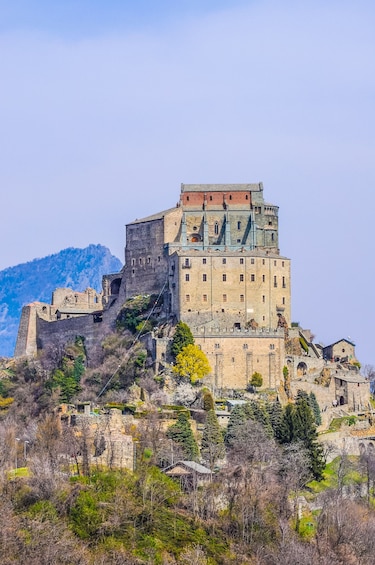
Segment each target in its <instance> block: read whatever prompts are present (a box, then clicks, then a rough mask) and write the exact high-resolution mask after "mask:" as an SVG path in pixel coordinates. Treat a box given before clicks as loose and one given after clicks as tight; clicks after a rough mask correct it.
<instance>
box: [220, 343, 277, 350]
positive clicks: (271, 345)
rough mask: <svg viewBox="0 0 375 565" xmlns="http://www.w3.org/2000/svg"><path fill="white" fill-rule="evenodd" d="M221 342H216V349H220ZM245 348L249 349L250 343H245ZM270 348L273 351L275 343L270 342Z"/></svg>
mask: <svg viewBox="0 0 375 565" xmlns="http://www.w3.org/2000/svg"><path fill="white" fill-rule="evenodd" d="M220 347H221V346H220V343H215V349H220ZM242 348H243V349H249V344H248V343H244V344H243V346H242ZM270 349H271V350H272V351H273V350H274V349H275V344H274V343H271V344H270Z"/></svg>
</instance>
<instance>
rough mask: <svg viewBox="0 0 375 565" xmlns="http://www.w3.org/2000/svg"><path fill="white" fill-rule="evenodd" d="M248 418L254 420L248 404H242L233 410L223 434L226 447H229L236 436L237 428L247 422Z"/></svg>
mask: <svg viewBox="0 0 375 565" xmlns="http://www.w3.org/2000/svg"><path fill="white" fill-rule="evenodd" d="M249 418H251V419H253V420H254V413H253V410H252V408H251V406H250V404H243V405H241V406H235V408H233V410H232V412H231V415H230V418H229V422H228V426H227V430H226V434H225V443H226V444H227V445H231V442H232V441H233V438H235V437H236V436H237V428H238V427H239V426H241V425H242V424H244V423H245V422H246V421H247V420H249Z"/></svg>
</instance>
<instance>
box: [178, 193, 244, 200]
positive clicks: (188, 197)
mask: <svg viewBox="0 0 375 565" xmlns="http://www.w3.org/2000/svg"><path fill="white" fill-rule="evenodd" d="M208 199H209V201H210V202H212V194H210V195H209V197H208ZM186 200H187V202H189V201H190V196H188V195H187V196H186ZM217 200H219V199H217ZM229 200H232V195H231V194H230V195H229ZM245 200H249V195H248V194H245Z"/></svg>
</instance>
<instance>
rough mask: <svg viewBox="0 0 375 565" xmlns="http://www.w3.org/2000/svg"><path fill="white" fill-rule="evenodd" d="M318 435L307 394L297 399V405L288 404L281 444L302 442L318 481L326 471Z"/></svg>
mask: <svg viewBox="0 0 375 565" xmlns="http://www.w3.org/2000/svg"><path fill="white" fill-rule="evenodd" d="M316 440H317V433H316V426H315V421H314V416H313V413H312V410H311V408H310V406H309V404H308V402H307V400H306V398H305V394H300V395H299V397H297V400H296V404H295V405H293V404H288V405H287V406H286V408H285V410H284V414H283V418H282V421H281V428H280V440H279V441H280V443H292V442H299V441H300V442H301V443H302V444H303V445H304V447H305V448H306V450H307V452H308V454H309V459H310V472H311V473H312V475H313V477H314V478H315V479H317V480H320V479H321V478H322V474H323V469H324V466H325V465H324V459H323V448H322V446H321V445H320V444H319V443H318V442H317V441H316Z"/></svg>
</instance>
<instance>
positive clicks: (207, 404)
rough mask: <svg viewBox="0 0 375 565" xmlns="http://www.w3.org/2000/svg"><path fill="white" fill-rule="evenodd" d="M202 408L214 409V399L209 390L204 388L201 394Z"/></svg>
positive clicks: (206, 410)
mask: <svg viewBox="0 0 375 565" xmlns="http://www.w3.org/2000/svg"><path fill="white" fill-rule="evenodd" d="M203 410H205V412H209V411H210V410H215V403H214V399H213V398H212V394H211V393H210V391H209V390H206V391H205V392H204V394H203Z"/></svg>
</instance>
